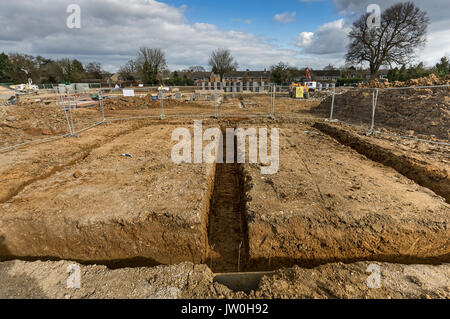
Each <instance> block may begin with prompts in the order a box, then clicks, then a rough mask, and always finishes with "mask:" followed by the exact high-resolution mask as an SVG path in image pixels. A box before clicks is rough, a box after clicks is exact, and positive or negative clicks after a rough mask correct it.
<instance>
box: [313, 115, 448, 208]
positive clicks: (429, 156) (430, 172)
mask: <svg viewBox="0 0 450 319" xmlns="http://www.w3.org/2000/svg"><path fill="white" fill-rule="evenodd" d="M314 126H315V127H316V128H317V129H319V130H321V131H322V132H324V133H326V134H328V135H330V136H331V137H334V138H335V139H336V140H337V141H339V142H340V143H342V144H344V145H348V146H350V147H352V148H353V149H355V150H356V151H357V152H358V153H360V154H362V155H365V156H367V157H368V158H370V159H372V160H374V161H376V162H379V163H382V164H384V165H386V166H390V167H392V168H394V169H395V170H396V171H398V172H399V173H401V174H403V175H404V176H406V177H408V178H409V179H411V180H413V181H415V182H416V183H417V184H419V185H422V186H424V187H427V188H429V189H431V190H433V191H434V192H435V193H436V194H438V195H441V196H442V197H444V198H445V199H446V200H447V203H450V176H449V172H450V160H449V153H450V147H448V146H443V145H439V144H429V143H425V142H423V141H415V140H405V139H401V138H396V137H392V136H385V135H381V134H380V135H375V136H374V137H367V136H365V135H364V134H362V132H355V130H354V129H353V128H352V127H351V126H349V125H346V124H344V123H339V124H328V123H316V124H315V125H314ZM358 133H359V134H358Z"/></svg>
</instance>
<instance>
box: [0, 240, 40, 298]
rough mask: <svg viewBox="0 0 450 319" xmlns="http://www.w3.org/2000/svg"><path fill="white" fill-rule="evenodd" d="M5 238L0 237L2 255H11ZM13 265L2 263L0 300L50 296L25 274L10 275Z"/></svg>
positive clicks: (0, 264)
mask: <svg viewBox="0 0 450 319" xmlns="http://www.w3.org/2000/svg"><path fill="white" fill-rule="evenodd" d="M4 241H5V237H4V236H1V235H0V255H2V256H5V255H9V251H8V247H6V245H5V244H4ZM11 268H12V266H11V264H9V263H8V264H6V263H0V299H9V298H33V299H46V298H48V296H47V295H46V294H45V292H44V291H43V290H42V289H41V287H40V286H39V283H38V282H37V280H36V279H34V278H32V277H29V276H26V275H25V274H24V273H19V274H15V275H11V274H10V270H11Z"/></svg>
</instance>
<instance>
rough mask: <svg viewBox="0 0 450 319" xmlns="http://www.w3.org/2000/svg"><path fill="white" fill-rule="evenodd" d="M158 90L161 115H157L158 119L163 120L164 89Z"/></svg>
mask: <svg viewBox="0 0 450 319" xmlns="http://www.w3.org/2000/svg"><path fill="white" fill-rule="evenodd" d="M159 92H160V103H161V115H160V116H159V119H160V120H163V119H165V118H166V115H165V114H164V91H163V89H162V88H161V90H160V91H159Z"/></svg>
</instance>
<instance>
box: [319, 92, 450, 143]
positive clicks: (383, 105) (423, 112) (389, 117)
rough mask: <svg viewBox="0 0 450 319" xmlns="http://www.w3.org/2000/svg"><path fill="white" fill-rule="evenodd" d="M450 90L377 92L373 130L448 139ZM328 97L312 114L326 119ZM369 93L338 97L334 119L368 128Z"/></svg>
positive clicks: (329, 102) (369, 114)
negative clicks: (390, 130)
mask: <svg viewBox="0 0 450 319" xmlns="http://www.w3.org/2000/svg"><path fill="white" fill-rule="evenodd" d="M449 93H450V88H435V89H405V90H388V91H380V92H379V96H378V102H377V109H376V115H375V127H376V128H377V129H380V128H381V127H386V128H389V129H398V130H400V131H401V132H403V133H405V134H407V135H414V134H424V135H434V136H436V137H438V138H441V139H445V140H448V139H449V137H450V96H449ZM330 107H331V97H330V98H327V99H325V100H324V101H323V102H322V103H321V104H320V105H318V106H317V107H315V108H312V109H311V112H313V113H318V114H323V115H324V116H329V114H330ZM371 117H372V92H371V91H369V90H366V91H361V90H351V91H348V92H345V93H343V94H337V95H336V98H335V108H334V118H337V119H339V120H342V121H346V122H350V123H353V124H365V125H367V124H370V121H371Z"/></svg>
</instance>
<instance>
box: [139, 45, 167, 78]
mask: <svg viewBox="0 0 450 319" xmlns="http://www.w3.org/2000/svg"><path fill="white" fill-rule="evenodd" d="M136 63H137V66H138V70H139V72H140V73H141V75H142V80H143V81H144V83H147V84H155V83H156V82H157V81H158V79H159V75H160V74H161V73H162V72H163V71H164V70H165V69H166V67H167V61H166V56H165V54H164V52H163V51H162V50H161V49H159V48H144V47H143V48H140V49H139V52H138V58H137V61H136Z"/></svg>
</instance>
